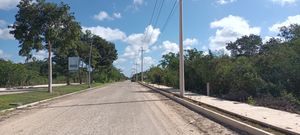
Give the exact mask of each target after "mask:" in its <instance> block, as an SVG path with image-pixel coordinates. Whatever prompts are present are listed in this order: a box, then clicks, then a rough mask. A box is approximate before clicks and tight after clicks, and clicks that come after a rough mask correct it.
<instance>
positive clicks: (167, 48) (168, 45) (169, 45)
mask: <svg viewBox="0 0 300 135" xmlns="http://www.w3.org/2000/svg"><path fill="white" fill-rule="evenodd" d="M160 48H162V49H164V52H163V53H162V54H167V53H169V52H172V53H177V52H178V51H179V46H178V44H176V43H173V42H170V41H169V40H167V41H164V42H163V43H162V45H161V47H160Z"/></svg>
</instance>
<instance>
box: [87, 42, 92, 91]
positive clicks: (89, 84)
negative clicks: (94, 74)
mask: <svg viewBox="0 0 300 135" xmlns="http://www.w3.org/2000/svg"><path fill="white" fill-rule="evenodd" d="M92 48H93V43H92V42H91V46H90V56H89V69H88V71H89V80H88V81H89V88H91V87H92V86H91V67H92V66H91V57H92Z"/></svg>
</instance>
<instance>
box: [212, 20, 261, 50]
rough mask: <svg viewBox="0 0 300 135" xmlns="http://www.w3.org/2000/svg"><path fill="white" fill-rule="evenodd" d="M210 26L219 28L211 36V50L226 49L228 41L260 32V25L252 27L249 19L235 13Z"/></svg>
mask: <svg viewBox="0 0 300 135" xmlns="http://www.w3.org/2000/svg"><path fill="white" fill-rule="evenodd" d="M210 28H213V29H217V31H216V34H215V35H214V36H211V37H210V38H209V49H211V50H220V49H225V47H226V43H228V42H230V41H235V40H236V39H237V38H239V37H241V36H244V35H250V34H256V35H259V34H260V27H250V25H249V24H248V22H247V20H245V19H244V18H242V17H239V16H233V15H229V16H227V17H224V18H222V19H221V20H217V21H214V22H212V23H211V24H210Z"/></svg>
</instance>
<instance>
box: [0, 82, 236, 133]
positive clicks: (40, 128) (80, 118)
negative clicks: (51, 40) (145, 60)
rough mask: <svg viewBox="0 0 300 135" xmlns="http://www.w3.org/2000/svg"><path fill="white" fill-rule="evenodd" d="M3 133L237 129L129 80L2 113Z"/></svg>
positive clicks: (210, 130)
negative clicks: (210, 118)
mask: <svg viewBox="0 0 300 135" xmlns="http://www.w3.org/2000/svg"><path fill="white" fill-rule="evenodd" d="M197 123H198V124H197ZM0 134H1V135H71V134H72V135H73V134H76V135H77V134H78V135H86V134H89V135H90V134H91V135H102V134H103V135H147V134H149V135H160V134H161V135H168V134H170V135H184V134H187V135H197V134H235V133H234V132H233V131H231V130H229V129H227V128H225V127H223V126H221V125H219V124H217V123H214V122H212V121H210V120H208V119H206V118H204V117H202V116H201V115H199V114H196V113H194V112H192V111H190V110H188V109H186V108H185V107H183V106H181V105H179V104H177V103H175V102H173V101H170V100H169V99H168V98H166V97H164V96H161V95H159V94H157V93H154V92H153V91H151V90H149V89H148V88H145V87H142V86H140V85H139V84H136V83H131V82H129V81H126V82H120V83H114V84H111V85H108V86H106V87H103V88H99V89H96V90H91V91H87V92H84V93H81V94H76V95H72V96H69V97H66V98H63V99H58V100H54V101H51V102H47V103H44V104H41V105H38V106H35V107H32V108H27V109H25V110H17V111H15V112H12V113H11V114H7V115H5V116H1V117H0Z"/></svg>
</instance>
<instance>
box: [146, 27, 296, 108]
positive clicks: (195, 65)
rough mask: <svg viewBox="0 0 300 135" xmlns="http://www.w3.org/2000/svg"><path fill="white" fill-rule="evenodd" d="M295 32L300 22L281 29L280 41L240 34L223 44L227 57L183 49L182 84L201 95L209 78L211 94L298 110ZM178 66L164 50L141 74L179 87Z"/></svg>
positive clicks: (174, 59)
mask: <svg viewBox="0 0 300 135" xmlns="http://www.w3.org/2000/svg"><path fill="white" fill-rule="evenodd" d="M299 35H300V26H299V25H291V26H289V27H283V28H281V34H279V36H281V37H282V38H284V40H281V39H278V38H277V39H276V38H271V39H270V40H269V41H268V42H266V43H264V44H263V43H262V40H261V38H260V37H259V36H256V35H249V36H243V37H241V38H239V39H237V40H236V41H235V42H230V43H228V44H227V47H226V48H227V49H228V50H230V51H231V56H227V55H224V54H223V55H215V54H213V53H212V52H211V51H209V53H208V54H204V53H203V52H201V51H197V50H196V49H193V50H187V51H186V53H185V54H186V55H185V86H186V89H187V90H191V91H194V92H197V93H201V94H205V93H206V83H208V82H209V83H210V89H211V94H212V95H213V96H217V97H221V98H225V99H230V100H237V101H244V102H248V103H250V104H258V105H266V106H270V107H273V108H278V106H280V105H286V106H288V108H289V109H287V110H295V108H298V109H299V108H300V104H299V99H300V91H299V90H300V36H299ZM178 66H179V61H178V54H174V53H170V54H166V55H164V56H163V57H162V60H161V63H160V66H157V67H152V68H150V69H149V70H148V71H147V72H146V73H145V74H146V76H147V81H149V82H152V83H163V84H165V85H169V86H173V87H176V88H178V81H179V79H178V72H179V71H178ZM262 99H266V100H262ZM273 99H274V100H275V101H274V102H271V100H273ZM269 100H270V101H269ZM264 102H269V103H268V104H266V103H264ZM273 103H274V104H273ZM276 103H278V104H277V105H276ZM279 108H280V107H279ZM280 109H282V108H280ZM299 110H300V109H299Z"/></svg>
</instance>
